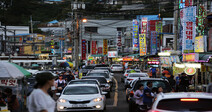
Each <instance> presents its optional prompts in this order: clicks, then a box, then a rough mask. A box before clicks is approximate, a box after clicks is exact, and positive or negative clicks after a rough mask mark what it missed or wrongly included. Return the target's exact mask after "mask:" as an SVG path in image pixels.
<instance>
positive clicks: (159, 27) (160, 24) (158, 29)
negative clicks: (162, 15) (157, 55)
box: [156, 21, 163, 50]
mask: <svg viewBox="0 0 212 112" xmlns="http://www.w3.org/2000/svg"><path fill="white" fill-rule="evenodd" d="M156 32H157V38H158V39H159V40H160V41H158V42H157V49H158V50H160V45H161V44H163V39H162V38H163V37H162V35H160V33H162V32H163V26H162V22H161V21H157V22H156Z"/></svg>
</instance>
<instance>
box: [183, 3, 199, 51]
mask: <svg viewBox="0 0 212 112" xmlns="http://www.w3.org/2000/svg"><path fill="white" fill-rule="evenodd" d="M195 26H196V6H192V7H186V8H185V9H184V12H183V52H185V53H188V52H194V40H195V36H196V28H195Z"/></svg>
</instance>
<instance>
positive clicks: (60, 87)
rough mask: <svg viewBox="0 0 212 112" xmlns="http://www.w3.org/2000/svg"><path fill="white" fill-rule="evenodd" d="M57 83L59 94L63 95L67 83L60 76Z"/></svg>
mask: <svg viewBox="0 0 212 112" xmlns="http://www.w3.org/2000/svg"><path fill="white" fill-rule="evenodd" d="M55 83H56V88H57V92H59V93H61V92H62V91H63V89H64V88H65V86H66V81H65V80H64V79H63V77H62V76H61V75H60V76H59V79H57V80H56V81H55Z"/></svg>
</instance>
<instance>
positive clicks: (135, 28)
mask: <svg viewBox="0 0 212 112" xmlns="http://www.w3.org/2000/svg"><path fill="white" fill-rule="evenodd" d="M138 31H139V23H138V21H137V20H136V19H134V20H133V51H138V47H139V43H138V33H139V32H138Z"/></svg>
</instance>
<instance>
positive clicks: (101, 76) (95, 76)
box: [82, 76, 105, 78]
mask: <svg viewBox="0 0 212 112" xmlns="http://www.w3.org/2000/svg"><path fill="white" fill-rule="evenodd" d="M87 77H97V78H98V77H99V78H105V77H104V76H83V77H82V78H87Z"/></svg>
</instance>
